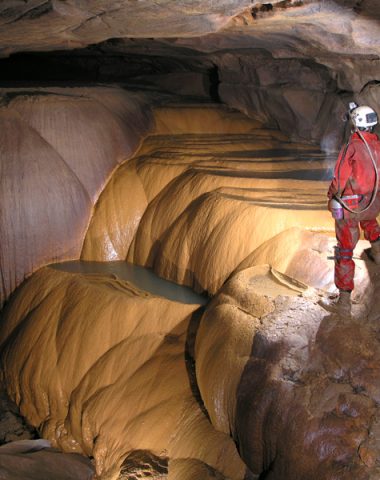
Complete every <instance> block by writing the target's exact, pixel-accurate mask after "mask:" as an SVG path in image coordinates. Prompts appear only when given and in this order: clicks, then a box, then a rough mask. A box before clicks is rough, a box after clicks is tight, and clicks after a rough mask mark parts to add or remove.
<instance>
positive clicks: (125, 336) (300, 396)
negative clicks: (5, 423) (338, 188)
mask: <svg viewBox="0 0 380 480" xmlns="http://www.w3.org/2000/svg"><path fill="white" fill-rule="evenodd" d="M16 98H17V97H16ZM48 98H49V96H47V99H48ZM27 101H28V100H27V99H23V102H27ZM148 118H149V117H148ZM151 119H152V123H151V125H152V127H151V128H152V129H151V131H150V135H149V136H148V137H147V138H146V139H145V140H144V142H143V143H142V144H141V146H140V148H139V150H138V152H137V153H136V155H135V156H134V157H132V158H130V159H129V160H127V161H124V162H122V164H121V165H120V166H118V165H117V164H116V165H115V167H114V168H113V171H112V172H110V174H109V177H108V178H107V180H102V182H103V183H101V185H102V186H99V193H98V194H97V195H94V197H93V198H94V207H93V209H92V210H91V215H90V219H88V211H87V210H86V209H85V210H83V212H82V214H83V218H84V219H85V220H83V221H84V222H86V223H88V228H87V231H86V232H84V233H83V234H82V236H78V237H76V238H77V240H76V241H77V243H78V245H83V247H82V250H81V252H77V253H76V255H75V256H73V257H74V258H77V259H78V258H79V255H81V258H82V259H83V260H87V261H88V260H92V261H94V260H95V261H109V260H126V259H129V260H132V261H134V262H135V263H137V264H140V265H145V266H149V267H151V268H152V269H153V270H154V271H155V272H157V273H158V274H159V275H160V276H163V277H165V278H167V279H169V280H173V281H175V282H177V283H180V284H183V285H189V286H192V288H194V289H195V290H197V291H199V292H207V293H208V294H209V295H211V296H213V299H212V300H211V302H210V304H209V305H208V306H207V307H206V308H205V309H204V310H203V309H202V308H201V307H200V306H199V305H187V304H182V303H178V302H173V301H169V300H167V299H164V298H162V297H158V296H154V295H152V294H149V293H148V292H146V291H143V290H140V289H138V288H136V287H134V286H133V285H131V284H130V283H128V282H125V281H123V280H121V279H119V278H117V277H116V276H114V275H102V274H78V273H76V274H74V273H68V272H64V271H61V270H57V269H53V268H51V267H47V268H43V269H40V270H38V271H37V272H36V273H34V275H32V276H31V277H30V278H29V279H28V280H27V281H26V282H24V283H23V284H22V285H21V287H19V288H18V289H17V290H16V291H14V292H13V295H12V296H11V297H10V298H9V299H8V301H7V303H6V306H5V308H4V310H3V312H2V316H1V329H0V358H1V375H2V379H3V382H4V385H6V387H7V391H8V393H9V395H10V396H11V398H12V399H13V400H15V402H16V403H17V404H18V405H19V407H20V410H21V413H22V415H24V416H25V418H26V419H27V420H28V422H30V423H31V424H32V425H34V426H35V427H37V428H38V430H39V432H40V433H41V435H42V436H43V437H45V438H47V439H48V440H49V441H50V442H51V443H52V445H53V446H54V447H58V448H60V449H62V450H63V451H64V452H67V453H69V452H71V453H80V454H82V455H85V456H88V457H92V458H93V464H94V468H95V470H96V474H97V476H98V478H101V479H115V480H116V479H120V480H121V479H125V478H129V479H132V478H134V477H135V476H136V475H139V476H140V477H141V476H143V475H145V476H147V475H150V476H153V477H154V476H161V477H163V478H168V479H173V480H174V479H175V480H190V479H192V480H193V479H194V478H197V479H198V478H199V479H202V480H206V479H208V478H210V479H211V478H218V479H220V480H223V479H225V480H227V479H229V480H234V479H236V480H243V479H244V480H246V479H250V480H251V479H259V478H263V477H264V476H265V478H269V479H273V480H278V479H280V478H281V480H295V479H300V480H303V479H305V480H306V479H308V480H310V479H312V480H314V479H315V480H321V479H333V478H339V479H343V480H345V479H347V480H348V479H351V478H353V477H355V478H358V479H360V480H364V479H366V480H367V479H371V480H375V479H376V478H378V476H379V465H378V462H379V438H378V435H379V428H378V420H377V419H378V415H379V413H378V403H379V392H378V382H377V378H378V363H379V362H378V357H379V344H378V343H379V342H378V333H379V332H378V320H379V318H378V313H377V312H378V304H377V296H376V292H377V290H378V277H377V271H376V268H375V267H374V266H371V265H369V264H368V260H367V259H366V257H365V255H364V248H365V247H366V246H367V245H366V243H365V242H364V241H361V242H360V244H359V247H358V249H357V253H356V255H357V258H356V259H355V261H356V264H357V269H356V277H355V281H356V289H355V292H354V293H355V295H354V299H355V302H356V303H355V305H354V316H353V318H352V319H340V320H338V318H337V317H335V316H334V315H332V314H330V313H328V312H327V311H326V310H324V309H323V308H322V307H321V306H320V305H319V301H320V299H321V297H323V296H324V295H325V294H326V292H329V291H331V290H332V289H333V288H334V286H333V278H332V273H333V245H334V243H335V242H334V238H333V223H332V219H331V217H330V214H329V213H328V212H327V211H326V188H327V178H328V175H329V173H328V172H329V168H330V167H331V166H332V162H333V159H332V158H330V157H326V155H325V154H324V153H323V152H321V151H320V149H318V148H316V147H314V146H310V145H309V146H308V145H302V144H294V143H292V142H290V141H289V139H288V138H287V137H286V136H284V134H282V133H280V132H278V131H277V130H271V129H267V128H264V127H263V125H262V123H261V122H260V120H252V119H248V118H246V117H244V116H242V115H241V114H240V113H238V112H236V111H232V110H231V109H229V108H226V107H217V106H210V105H207V104H203V105H199V104H198V105H193V106H191V107H190V106H188V105H183V104H178V103H177V104H175V103H173V104H171V105H170V106H165V107H163V106H161V107H156V108H155V109H154V110H153V112H152V117H151ZM144 125H145V123H144ZM153 125H154V127H153ZM137 131H138V132H140V130H139V129H137ZM133 138H135V137H133ZM49 173H50V175H53V174H54V170H53V169H52V170H51V171H50V172H49ZM101 178H103V177H101ZM100 190H101V191H100ZM64 205H65V204H64V203H62V202H61V203H57V208H61V207H62V206H63V207H64ZM37 206H38V205H37ZM36 208H37V207H36ZM80 218H82V217H80ZM9 225H10V226H12V224H11V223H10V224H9ZM25 231H26V232H27V231H28V230H27V229H26V230H25ZM15 233H16V231H15V230H13V231H12V228H10V230H9V233H8V235H10V236H11V235H15ZM51 260H54V258H50V261H51ZM36 269H37V268H36ZM23 274H24V275H25V272H23ZM0 454H1V451H0ZM0 460H1V459H0ZM143 478H144V477H143Z"/></svg>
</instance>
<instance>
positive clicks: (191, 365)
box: [185, 307, 210, 421]
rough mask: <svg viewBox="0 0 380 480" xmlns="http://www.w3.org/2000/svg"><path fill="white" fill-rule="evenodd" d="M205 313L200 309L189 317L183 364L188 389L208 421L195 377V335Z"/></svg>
mask: <svg viewBox="0 0 380 480" xmlns="http://www.w3.org/2000/svg"><path fill="white" fill-rule="evenodd" d="M204 311H205V307H201V308H199V309H198V310H196V311H195V312H194V313H193V315H192V316H191V319H190V322H189V327H188V330H187V336H186V344H185V363H186V369H187V374H188V377H189V383H190V388H191V391H192V393H193V396H194V398H195V400H196V401H197V402H198V405H199V407H200V409H201V410H202V412H203V413H204V415H205V416H206V417H207V419H208V420H209V421H210V416H209V414H208V412H207V409H206V407H205V404H204V403H203V400H202V396H201V392H200V391H199V387H198V382H197V375H196V371H195V341H196V339H197V333H198V329H199V325H200V322H201V319H202V315H203V313H204Z"/></svg>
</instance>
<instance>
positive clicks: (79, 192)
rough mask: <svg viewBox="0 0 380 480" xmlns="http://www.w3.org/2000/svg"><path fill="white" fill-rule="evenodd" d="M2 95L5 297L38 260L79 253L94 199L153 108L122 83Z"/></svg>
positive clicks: (0, 199)
mask: <svg viewBox="0 0 380 480" xmlns="http://www.w3.org/2000/svg"><path fill="white" fill-rule="evenodd" d="M0 96H1V102H2V103H1V106H0V122H1V128H0V137H1V138H0V144H1V147H0V148H1V172H2V175H1V179H0V203H1V210H2V219H1V222H0V238H1V250H0V255H1V257H0V263H1V272H2V276H1V282H0V305H1V304H2V303H3V301H4V300H5V299H6V298H7V297H8V296H9V294H10V293H11V292H12V291H13V290H14V289H15V288H16V287H17V285H19V284H20V283H21V282H22V280H24V278H25V277H26V276H28V275H30V274H31V273H32V272H33V271H35V270H36V269H38V268H39V267H40V266H42V265H45V264H47V263H51V262H52V261H59V260H65V259H67V260H68V259H76V258H78V257H79V255H80V251H81V247H82V242H83V237H84V235H85V232H86V229H87V225H88V222H89V219H90V215H91V213H92V212H91V210H92V207H93V205H94V203H95V202H96V200H97V198H98V196H99V194H100V192H101V191H102V189H103V188H104V185H105V183H106V181H107V179H108V177H109V175H110V173H111V172H112V171H113V169H114V168H115V167H116V166H117V165H118V164H119V163H121V162H122V161H125V160H126V159H127V158H128V157H130V156H131V155H132V153H133V152H134V151H135V149H136V148H137V147H138V145H139V142H140V140H141V137H142V135H144V134H145V132H146V131H147V130H148V128H149V127H150V116H149V112H150V110H149V108H148V107H147V106H146V105H145V102H144V101H143V99H142V97H141V96H139V95H133V94H127V93H125V92H123V91H122V90H119V89H117V88H88V89H80V88H61V89H60V88H56V89H54V88H51V89H38V88H36V89H29V90H28V89H25V90H22V91H20V90H12V89H3V90H1V91H0ZM144 106H145V108H144Z"/></svg>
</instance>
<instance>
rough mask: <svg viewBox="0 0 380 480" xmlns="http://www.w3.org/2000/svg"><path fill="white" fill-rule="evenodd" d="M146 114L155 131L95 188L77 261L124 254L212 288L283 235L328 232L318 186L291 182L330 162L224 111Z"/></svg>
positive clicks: (180, 109)
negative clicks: (295, 229) (97, 194)
mask: <svg viewBox="0 0 380 480" xmlns="http://www.w3.org/2000/svg"><path fill="white" fill-rule="evenodd" d="M154 118H155V129H154V135H151V136H150V137H148V138H147V139H146V140H145V142H144V143H143V145H142V147H141V148H140V150H139V152H138V154H137V157H136V158H135V159H134V160H133V161H130V162H128V163H127V164H124V165H123V166H121V167H119V168H118V169H117V170H116V171H115V172H114V174H113V176H112V178H111V180H110V181H109V183H108V185H107V187H106V188H105V190H104V192H103V193H102V195H101V197H100V199H99V202H98V203H97V205H96V207H95V210H94V215H93V217H92V220H91V223H90V227H89V229H88V232H87V235H86V238H85V241H84V248H83V251H82V257H81V258H82V259H85V260H97V261H104V260H121V259H125V258H127V259H128V260H129V261H131V262H133V263H137V264H139V265H144V266H149V267H153V269H154V270H155V272H156V273H157V274H158V275H159V276H161V277H164V278H167V279H169V280H172V281H175V282H177V283H180V284H184V285H188V286H191V287H192V288H194V289H195V290H197V291H201V292H202V291H207V292H209V293H210V294H214V293H215V292H216V291H217V290H218V289H219V288H220V287H221V285H222V284H223V282H224V281H225V280H226V279H227V278H228V276H229V275H230V274H231V273H232V272H233V271H234V270H235V269H236V267H237V266H238V265H239V264H240V263H241V262H242V261H244V260H245V258H246V257H247V256H249V255H250V254H251V253H252V252H253V251H254V250H256V249H257V248H258V247H259V246H260V245H261V244H262V243H264V242H266V241H268V240H269V239H270V238H272V237H274V236H276V235H277V234H279V233H281V232H282V231H284V230H287V229H289V228H292V227H298V228H299V229H304V230H317V231H323V232H330V233H332V232H333V224H332V220H331V216H330V214H329V213H328V212H327V211H326V189H327V182H323V181H315V180H298V179H297V178H302V177H303V176H304V177H306V178H313V171H316V172H319V173H317V174H315V175H317V176H318V175H321V173H320V172H324V171H325V170H327V168H329V166H330V164H329V162H326V160H325V158H324V157H323V156H321V154H320V152H319V151H318V150H317V149H316V148H314V147H310V146H305V145H297V144H291V143H289V142H288V141H287V139H286V137H284V135H282V134H281V133H279V132H277V131H273V130H269V129H263V128H262V125H261V124H260V123H259V122H258V121H257V120H251V119H248V118H246V117H244V116H243V115H241V114H240V113H238V112H236V111H232V110H231V109H229V108H223V107H215V106H208V105H202V106H197V105H194V106H192V107H185V106H183V105H182V106H181V105H179V106H174V105H173V106H169V107H160V108H157V109H155V111H154ZM185 132H187V133H185ZM309 158H313V162H310V161H307V159H309ZM273 160H275V161H273ZM173 199H175V200H174V201H173ZM298 245H300V243H299V242H298ZM128 250H129V251H128ZM258 263H260V261H259V262H258ZM264 263H266V262H264ZM300 268H301V269H302V267H300ZM280 270H281V269H280ZM281 271H282V270H281Z"/></svg>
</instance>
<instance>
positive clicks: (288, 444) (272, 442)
mask: <svg viewBox="0 0 380 480" xmlns="http://www.w3.org/2000/svg"><path fill="white" fill-rule="evenodd" d="M268 268H269V267H267V269H265V268H263V267H254V268H251V269H247V270H244V271H243V272H241V273H240V274H238V275H236V276H235V277H233V278H232V279H231V280H230V281H229V282H228V283H227V284H226V285H225V286H224V287H223V289H221V291H220V293H219V294H218V295H217V296H216V297H215V298H214V299H213V301H212V303H211V304H210V306H209V308H208V309H207V311H206V312H205V315H204V316H203V318H202V322H201V326H200V330H199V332H198V337H197V344H196V365H197V378H198V382H199V385H200V391H201V394H202V398H203V399H204V401H205V405H206V407H207V409H208V412H209V413H210V416H211V419H212V421H213V423H214V424H215V425H217V427H218V428H219V429H221V430H222V431H231V432H232V436H233V437H234V438H235V441H236V443H237V445H238V449H239V453H240V454H241V456H242V458H243V460H244V461H245V462H246V464H247V465H248V467H249V469H250V470H251V471H252V472H253V473H254V474H257V475H265V478H270V479H272V478H273V479H280V478H281V479H288V478H289V479H306V478H310V479H322V478H323V479H330V478H331V479H332V478H339V479H347V480H348V479H352V478H360V479H375V478H377V477H378V476H379V472H380V465H379V459H380V449H379V437H378V435H379V428H378V416H379V398H378V396H379V386H378V382H377V378H378V375H379V371H378V369H379V367H378V362H379V355H380V353H379V316H378V313H377V314H376V315H375V316H372V317H371V315H368V314H369V310H367V312H366V313H367V314H366V315H363V314H362V313H360V312H357V311H356V310H355V309H354V311H355V312H356V314H355V315H354V318H353V319H345V318H340V317H338V316H335V315H332V314H329V313H328V312H326V311H325V310H324V309H323V308H321V307H320V306H319V304H318V295H317V292H316V291H315V290H314V291H313V290H312V289H310V288H308V289H302V286H301V285H300V284H297V283H292V281H291V280H290V279H289V278H288V279H286V278H284V277H281V276H280V277H279V276H278V275H277V274H275V272H273V271H271V270H270V269H269V270H268ZM369 268H370V271H372V273H375V271H376V269H375V268H373V267H372V266H369ZM281 283H282V285H281ZM279 284H280V285H279ZM286 289H288V290H289V292H286ZM376 309H378V306H376ZM377 311H378V310H377ZM222 359H223V360H222ZM221 362H223V371H221V370H220V368H219V365H220V363H221ZM210 379H212V380H211V382H210Z"/></svg>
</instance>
